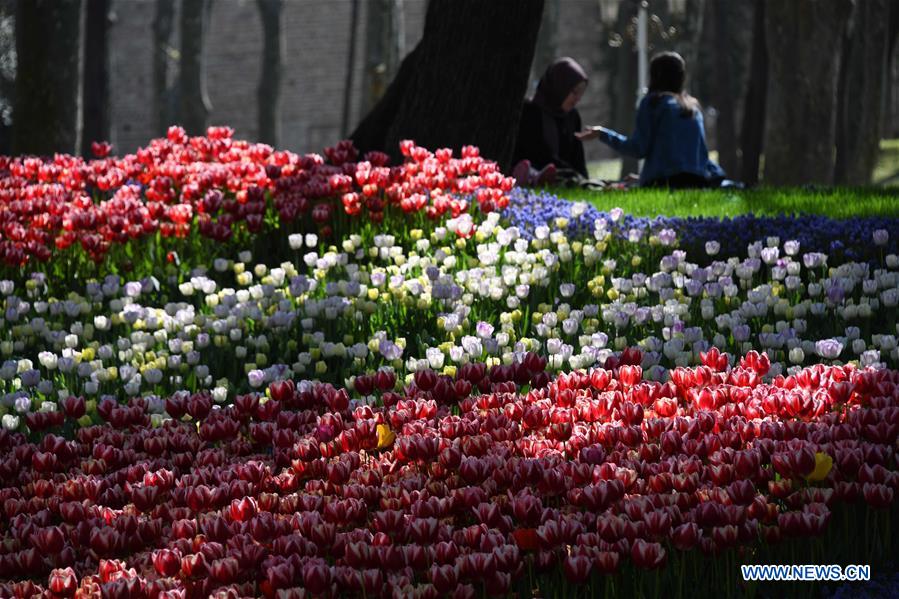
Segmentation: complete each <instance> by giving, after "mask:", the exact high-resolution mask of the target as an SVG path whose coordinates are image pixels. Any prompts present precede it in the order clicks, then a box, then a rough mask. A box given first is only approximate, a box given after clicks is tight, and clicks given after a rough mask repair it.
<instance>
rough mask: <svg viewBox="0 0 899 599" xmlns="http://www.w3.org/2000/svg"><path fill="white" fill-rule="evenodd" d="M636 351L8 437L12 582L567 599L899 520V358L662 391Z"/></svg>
mask: <svg viewBox="0 0 899 599" xmlns="http://www.w3.org/2000/svg"><path fill="white" fill-rule="evenodd" d="M639 359H640V356H639V352H628V353H627V354H625V355H624V356H622V362H621V363H620V364H618V365H616V366H615V367H614V368H613V369H611V370H607V369H595V370H592V371H589V372H584V373H572V374H570V375H564V374H563V375H560V376H559V377H557V378H556V379H555V380H553V381H548V380H547V377H546V375H545V372H544V371H543V361H542V360H540V359H539V358H538V357H537V356H536V355H534V354H528V355H527V356H526V357H525V358H524V359H523V360H522V361H521V362H518V363H516V364H515V365H514V366H512V367H502V366H496V367H493V368H490V369H487V368H486V367H485V366H484V365H483V364H474V363H473V364H470V365H469V366H468V367H467V368H465V369H460V370H459V371H458V373H457V376H456V377H454V378H449V377H441V376H438V375H437V373H435V372H433V371H430V370H423V371H420V372H418V373H417V374H416V376H415V379H414V382H413V384H412V385H410V386H409V387H408V388H406V389H405V390H404V392H403V393H400V394H397V393H394V392H392V391H385V392H383V394H382V395H381V400H382V402H381V403H382V406H381V407H371V406H367V405H361V404H358V403H357V402H351V401H350V399H349V395H348V394H347V393H346V392H345V391H344V390H340V389H335V388H334V387H331V386H329V385H322V384H317V383H308V382H303V383H300V384H299V385H294V384H293V383H290V382H281V383H276V384H273V385H272V386H271V387H270V388H269V393H268V394H267V395H266V396H260V395H259V394H249V395H243V396H240V397H239V398H237V400H235V402H234V404H233V405H232V406H230V407H227V408H223V409H219V410H212V409H211V408H212V405H213V404H212V399H211V397H210V396H208V395H202V394H201V395H193V396H190V397H182V396H176V397H171V398H169V399H168V400H167V402H166V411H167V413H168V416H170V417H171V418H172V419H170V420H167V421H166V423H165V424H164V425H163V426H161V427H158V428H152V427H149V426H148V424H149V421H150V418H149V416H148V415H147V414H146V413H145V407H144V406H143V405H142V404H141V402H139V401H138V402H132V405H131V406H130V407H121V406H117V405H110V406H108V408H107V407H103V406H101V409H102V410H103V411H104V415H103V416H104V418H105V419H106V420H107V421H108V424H104V425H100V426H93V427H89V428H82V429H80V430H79V432H78V434H77V435H76V437H75V440H73V441H66V440H65V439H62V438H60V437H57V436H55V435H48V436H45V437H44V438H43V439H42V440H41V441H40V442H37V443H29V442H27V441H26V439H25V438H24V437H23V436H22V435H21V434H18V433H12V434H10V433H6V432H4V433H3V434H2V437H0V444H2V445H3V448H4V451H5V452H7V455H8V456H9V457H7V458H6V459H5V460H4V461H3V463H2V470H0V474H2V477H3V482H4V485H5V489H4V490H3V507H4V510H3V514H4V518H5V519H6V521H7V523H8V530H9V534H8V536H7V539H6V541H5V542H4V544H3V550H4V552H3V554H2V555H0V577H2V578H18V579H26V580H31V581H32V583H31V585H29V584H24V585H23V584H21V583H20V584H18V586H15V589H14V585H12V584H9V583H7V584H6V585H5V587H3V589H4V593H5V594H6V595H9V594H12V593H14V592H18V593H20V594H21V593H23V592H24V591H23V589H28V590H29V591H30V592H37V591H39V590H40V589H39V587H40V586H42V587H45V588H49V590H50V591H51V592H53V593H54V594H56V595H59V596H72V595H73V594H74V593H75V592H76V591H79V592H81V593H88V594H91V593H96V592H102V593H103V594H104V596H156V595H157V594H158V593H160V592H168V593H172V592H174V591H176V590H180V591H183V592H186V593H187V596H207V595H209V594H211V593H213V592H219V593H223V592H225V591H227V592H229V593H232V594H236V596H252V595H257V594H264V595H266V596H275V594H279V596H310V595H311V596H321V595H333V596H346V595H349V594H352V595H355V596H380V595H390V594H391V593H399V594H401V595H403V596H408V595H409V594H416V595H421V596H437V595H439V594H444V593H449V594H451V595H452V596H456V597H474V596H477V595H480V594H482V593H483V592H486V593H487V594H490V595H492V596H494V595H505V594H507V593H509V592H510V591H513V590H517V591H521V592H527V591H529V590H531V589H536V592H537V593H538V594H540V595H541V596H546V595H548V594H555V595H556V596H569V594H568V593H569V592H575V591H574V588H575V587H576V586H577V585H586V584H589V585H592V586H595V585H596V584H605V583H604V582H603V581H605V580H610V581H613V583H614V584H617V585H619V586H620V585H630V584H633V583H634V581H631V580H627V579H622V577H621V576H620V575H619V576H617V577H614V576H615V575H616V574H617V573H619V572H620V571H621V570H622V569H624V568H625V564H629V566H628V571H631V570H630V568H634V569H636V572H635V573H633V574H631V575H630V576H632V577H636V578H645V576H644V575H641V574H639V571H640V570H655V569H659V568H663V567H664V566H665V565H666V563H668V562H669V560H672V561H677V562H678V563H679V564H680V563H681V562H682V561H683V560H684V558H685V556H688V555H690V554H695V553H697V552H700V553H702V554H704V555H721V556H725V555H726V556H729V558H728V559H729V561H728V563H729V564H731V565H734V564H735V563H736V562H737V561H742V560H744V559H748V558H750V556H751V555H752V551H754V550H755V549H754V548H757V547H759V544H760V543H762V544H764V545H768V546H771V545H777V544H778V543H780V542H782V541H785V540H787V539H791V538H809V539H811V538H813V537H818V536H821V535H823V534H824V532H825V531H826V530H827V528H828V527H829V526H832V525H833V524H832V523H831V519H832V508H836V507H837V506H839V505H841V504H844V503H857V502H863V503H864V504H866V505H867V506H869V507H870V508H873V509H874V510H875V511H874V512H872V513H873V514H874V516H873V517H874V518H875V519H876V521H877V522H878V523H881V525H883V526H885V527H886V528H885V530H889V524H888V522H889V518H890V510H891V508H893V504H894V501H893V500H894V495H895V492H896V491H897V489H899V473H897V465H896V462H895V444H896V438H897V433H899V372H896V371H886V370H879V371H878V370H870V369H868V370H859V369H856V368H854V367H851V366H843V367H824V366H816V367H811V368H807V369H804V370H802V371H801V372H799V373H797V374H796V375H793V376H790V377H787V378H783V377H778V378H777V379H776V380H775V381H774V383H773V384H764V383H761V382H760V380H761V378H762V377H763V376H764V375H765V374H766V372H767V369H768V366H769V362H768V360H767V358H766V356H764V355H758V354H750V355H748V356H747V357H746V358H744V359H742V360H741V361H740V364H739V366H737V367H736V368H729V367H728V368H726V369H722V368H721V367H722V366H723V365H725V364H727V360H726V357H725V356H723V355H720V354H718V352H717V351H715V350H713V351H711V352H710V353H709V354H705V355H704V356H703V359H704V362H705V365H703V366H701V367H698V368H691V369H687V368H679V369H676V370H674V371H672V372H671V373H670V377H669V382H668V383H665V384H661V383H651V382H644V381H642V380H641V375H642V372H641V369H640V367H639V366H636V365H633V364H628V363H626V362H631V363H633V362H638V361H639ZM522 384H523V385H526V386H529V387H530V390H529V391H527V392H524V391H522V390H521V387H520V385H522ZM381 388H390V385H389V382H388V384H384V385H381ZM473 389H481V390H482V391H483V393H481V394H478V395H472V394H471V391H472V390H473ZM113 403H114V402H113ZM66 410H67V415H68V417H69V418H74V417H77V416H78V415H79V414H81V413H83V411H84V404H83V403H81V404H79V405H72V406H68V407H67V408H66ZM878 538H880V541H879V542H881V543H883V542H889V541H885V540H884V539H883V538H882V537H878ZM841 542H842V543H846V544H849V546H851V544H852V543H853V537H852V535H849V537H848V538H844V539H842V541H841ZM737 548H743V549H740V550H739V551H735V549H737ZM855 551H858V553H853V555H855V556H860V555H861V553H860V552H861V548H856V550H855ZM740 556H742V557H740ZM735 558H736V559H735ZM734 567H735V566H734ZM609 577H613V578H609ZM560 581H564V582H562V585H563V586H560ZM639 584H640V586H644V587H645V582H644V581H641V582H639ZM564 585H571V586H564ZM625 588H626V587H625ZM565 589H567V590H565ZM655 590H656V592H658V591H659V590H660V589H658V587H655ZM166 596H170V595H166ZM172 596H173V595H172ZM222 596H225V595H222Z"/></svg>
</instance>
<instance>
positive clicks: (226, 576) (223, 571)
mask: <svg viewBox="0 0 899 599" xmlns="http://www.w3.org/2000/svg"><path fill="white" fill-rule="evenodd" d="M239 574H240V566H239V564H238V562H237V560H236V559H235V558H233V557H226V558H222V559H217V560H215V561H214V562H212V566H211V567H210V568H209V575H210V576H211V577H212V578H213V579H214V580H215V581H217V582H219V583H222V584H229V583H232V582H234V581H235V580H237V577H238V575H239Z"/></svg>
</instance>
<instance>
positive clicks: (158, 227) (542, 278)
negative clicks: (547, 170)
mask: <svg viewBox="0 0 899 599" xmlns="http://www.w3.org/2000/svg"><path fill="white" fill-rule="evenodd" d="M402 150H403V154H404V155H405V157H406V160H405V162H404V164H403V165H401V166H395V167H387V166H386V163H385V157H384V156H382V155H379V154H371V155H366V156H365V157H364V160H362V161H359V159H358V158H359V157H358V156H357V154H356V152H355V150H354V149H353V148H352V146H351V145H349V144H348V143H341V144H338V145H337V146H335V147H333V148H329V149H328V150H325V152H324V157H322V156H318V155H313V154H310V155H307V156H303V157H300V156H297V155H294V154H291V153H289V152H279V151H275V150H273V149H272V148H269V147H267V146H261V145H253V144H247V143H246V142H242V141H239V140H233V139H232V138H231V134H230V131H229V130H227V129H211V130H210V131H209V134H208V135H207V136H205V137H199V138H187V137H186V136H185V135H184V133H183V131H180V130H178V129H173V130H171V131H170V133H169V136H168V138H167V139H165V140H155V141H154V142H152V143H151V144H150V145H149V146H148V148H146V149H143V150H141V151H139V152H138V153H137V154H135V155H132V156H126V157H124V158H111V157H108V156H103V157H101V158H99V159H98V160H95V161H89V162H83V161H80V159H76V158H72V157H66V156H57V157H55V158H54V159H53V160H52V161H41V160H37V159H33V158H24V159H3V160H2V161H0V166H2V167H4V168H6V169H8V170H9V172H10V173H11V176H10V177H7V178H6V179H4V183H3V185H4V186H5V187H3V189H2V190H0V192H2V193H0V204H2V205H3V208H4V209H3V210H0V235H2V237H0V247H2V248H3V249H2V252H5V254H4V256H6V257H7V258H9V257H10V256H12V257H13V258H14V260H12V261H10V260H7V266H6V267H3V268H5V270H3V271H2V273H3V274H2V276H0V302H2V303H0V306H2V308H3V312H2V318H3V321H4V326H2V327H0V416H2V418H0V423H2V429H0V452H2V454H3V455H4V457H3V458H0V504H2V508H3V509H2V510H0V520H2V522H3V524H4V528H3V529H2V530H4V533H3V536H2V538H0V595H2V596H7V595H16V596H31V595H32V594H35V593H38V592H42V591H43V590H47V591H48V592H49V593H51V594H52V595H54V596H57V595H58V596H72V595H74V594H76V592H77V593H78V595H79V596H97V595H98V594H100V595H102V596H113V597H119V596H121V597H129V596H136V597H144V596H147V597H157V596H164V597H169V596H191V597H193V596H197V597H205V596H208V595H210V594H211V593H215V594H217V595H218V596H222V597H225V596H234V597H237V596H257V595H260V594H262V595H266V596H286V597H293V596H304V595H306V596H309V595H313V596H323V595H330V596H346V595H356V596H363V597H367V596H378V595H384V596H387V595H391V594H392V595H395V596H409V595H419V596H423V597H431V596H438V595H449V596H457V597H469V596H477V595H483V594H489V595H503V594H508V593H513V594H518V595H519V596H559V597H562V596H565V597H567V596H571V595H574V594H581V595H595V594H599V593H605V594H606V595H607V596H632V595H638V594H644V595H653V594H654V595H656V596H659V595H662V594H667V592H672V590H674V589H676V592H677V593H678V594H687V592H688V590H693V591H696V592H698V591H700V590H702V588H704V589H705V591H708V592H709V593H710V594H713V593H714V592H716V591H720V589H721V588H725V589H727V590H728V591H729V592H731V591H741V592H752V591H753V588H754V587H752V586H751V585H749V586H747V585H742V583H741V584H738V583H737V582H736V580H737V577H738V569H737V564H739V563H797V561H796V560H797V559H806V560H808V561H807V562H806V563H817V562H818V561H821V560H824V559H825V558H827V559H829V560H831V561H839V562H840V563H869V562H872V563H875V564H879V563H880V562H878V561H877V559H876V558H877V555H878V554H884V553H887V554H888V553H889V551H891V550H892V548H893V546H894V544H895V538H894V537H896V535H892V536H891V535H890V534H888V532H886V531H890V530H891V528H890V522H891V521H893V520H891V519H892V518H895V517H896V515H895V514H893V512H895V511H896V506H897V505H899V502H896V501H895V493H896V491H897V490H899V475H897V472H896V470H897V460H896V450H897V432H899V404H897V401H899V391H897V390H899V370H897V369H899V347H897V346H899V342H897V334H899V323H897V320H899V309H897V305H899V258H897V256H896V253H895V252H896V241H897V239H896V236H895V235H893V236H891V235H890V234H889V233H888V231H889V230H893V228H894V227H892V225H890V223H888V222H887V221H882V220H871V221H857V222H850V223H842V224H835V223H833V222H830V221H828V223H829V224H828V223H824V224H825V225H826V226H827V227H830V231H831V234H832V235H835V236H843V237H842V238H841V239H839V241H841V242H842V243H843V246H842V247H836V246H834V247H831V245H830V242H831V239H829V238H828V239H826V243H827V245H822V244H823V243H824V242H825V241H824V240H825V237H826V236H821V235H817V234H810V233H808V232H806V231H804V230H802V227H803V226H805V225H808V224H809V223H811V224H815V225H817V224H822V223H819V222H818V221H815V222H814V223H812V221H799V220H776V219H775V220H767V221H765V220H746V221H741V220H735V221H732V222H729V223H728V222H723V223H717V222H715V223H712V222H706V221H692V220H675V219H655V220H651V221H650V220H646V219H634V218H632V217H630V216H628V215H625V214H623V213H620V212H619V211H612V212H610V213H609V214H599V213H596V212H595V211H594V210H592V209H590V208H589V207H587V206H586V205H584V204H571V203H565V202H564V201H563V200H560V199H559V198H555V197H552V196H546V195H535V194H533V192H526V191H522V190H517V189H516V190H512V191H511V193H509V192H510V189H511V180H510V179H508V178H506V177H503V176H502V175H501V174H500V173H499V172H498V171H497V169H496V165H495V164H493V163H491V162H489V161H485V160H483V159H481V158H480V156H479V155H478V152H477V150H476V149H475V148H466V149H465V150H464V151H463V153H462V156H461V157H459V158H454V157H453V156H452V153H450V152H448V151H444V150H439V151H437V152H434V153H431V152H429V151H428V150H425V149H423V148H420V147H417V146H415V145H414V144H413V143H411V142H407V143H404V144H403V147H402ZM106 151H107V149H106V148H98V152H99V153H100V154H104V153H105V152H106ZM509 197H511V200H509ZM507 202H509V203H508V205H507ZM126 212H127V214H128V216H127V218H128V219H136V220H135V221H134V222H131V221H129V222H128V223H125V224H126V225H127V226H126V227H124V228H122V227H121V226H120V225H122V223H123V222H124V221H122V220H121V219H122V218H125V217H124V216H123V215H124V214H125V213H126ZM129 223H130V224H129ZM840 227H842V228H840ZM138 229H139V230H138ZM226 229H227V231H229V232H228V233H226ZM131 233H133V235H132V234H131ZM98 238H102V239H103V240H104V241H103V243H99V245H96V246H94V245H92V244H93V242H92V241H90V240H91V239H98ZM869 239H870V240H871V242H869V241H868V240H869ZM60 240H62V241H60ZM70 241H71V244H69V242H70ZM54 247H55V249H53V248H54ZM39 248H44V249H39ZM42 261H43V262H42ZM716 348H719V349H720V350H721V351H719V349H716ZM297 381H300V382H297ZM710 556H711V557H715V558H716V559H715V560H712V562H710V563H711V564H712V566H711V568H712V574H711V575H710V576H707V577H704V578H702V580H699V578H701V577H699V576H698V569H699V568H705V564H704V562H703V560H705V559H707V558H708V557H710ZM691 572H692V574H691ZM688 580H689V581H691V582H690V585H689V587H688V586H686V584H685V583H686V582H687V581H688ZM703 584H705V585H706V586H705V587H702V585H703ZM301 587H302V588H301ZM700 587H702V588H700Z"/></svg>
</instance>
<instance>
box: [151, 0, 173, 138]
mask: <svg viewBox="0 0 899 599" xmlns="http://www.w3.org/2000/svg"><path fill="white" fill-rule="evenodd" d="M174 26H175V0H156V17H155V18H154V19H153V114H154V116H155V118H156V133H157V135H164V134H165V131H166V129H167V128H168V126H169V124H170V123H172V121H174V120H175V118H174V117H175V114H174V113H175V110H174V106H173V101H172V95H173V92H172V90H171V89H170V88H169V54H170V52H171V50H172V46H171V39H172V30H173V29H174Z"/></svg>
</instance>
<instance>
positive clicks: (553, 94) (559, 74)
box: [531, 56, 587, 155]
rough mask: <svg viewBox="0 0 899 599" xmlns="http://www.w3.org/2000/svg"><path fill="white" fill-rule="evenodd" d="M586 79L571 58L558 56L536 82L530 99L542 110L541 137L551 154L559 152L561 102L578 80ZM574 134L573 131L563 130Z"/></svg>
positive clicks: (579, 67) (562, 114) (582, 70)
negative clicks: (535, 88) (534, 90)
mask: <svg viewBox="0 0 899 599" xmlns="http://www.w3.org/2000/svg"><path fill="white" fill-rule="evenodd" d="M582 81H587V73H586V72H585V71H584V69H583V68H582V67H581V65H579V64H578V63H577V62H575V60H574V59H573V58H569V57H567V56H565V57H562V58H559V59H558V60H556V61H555V62H553V63H552V64H551V65H549V66H548V67H547V68H546V72H545V73H543V77H541V78H540V82H539V83H538V84H537V91H536V93H535V94H534V98H533V99H532V100H531V101H532V102H533V103H534V104H536V105H537V106H539V107H540V108H541V109H542V111H543V137H544V140H545V141H546V144H547V145H548V146H549V148H550V150H551V151H552V153H553V155H557V154H558V153H559V134H560V131H559V125H558V123H557V120H558V119H560V117H564V116H565V114H566V113H565V111H564V110H562V102H564V101H565V98H567V97H568V94H570V93H571V90H573V89H574V88H575V87H576V86H577V85H578V84H579V83H580V82H582ZM564 133H565V134H566V135H569V134H570V135H574V131H570V132H569V131H565V132H564Z"/></svg>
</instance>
